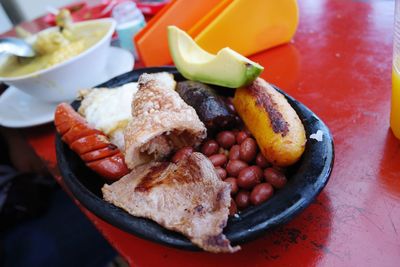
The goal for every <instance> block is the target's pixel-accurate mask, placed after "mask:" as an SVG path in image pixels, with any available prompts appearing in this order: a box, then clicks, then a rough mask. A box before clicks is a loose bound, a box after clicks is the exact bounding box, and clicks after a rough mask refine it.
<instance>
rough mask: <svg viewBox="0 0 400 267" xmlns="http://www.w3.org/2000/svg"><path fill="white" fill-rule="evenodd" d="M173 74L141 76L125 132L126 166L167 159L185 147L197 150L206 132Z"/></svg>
mask: <svg viewBox="0 0 400 267" xmlns="http://www.w3.org/2000/svg"><path fill="white" fill-rule="evenodd" d="M175 86H176V82H175V80H174V77H173V75H172V74H169V73H166V72H161V73H155V74H146V73H145V74H142V75H141V76H140V77H139V88H138V91H137V93H136V94H135V96H134V98H133V102H132V120H131V121H130V122H129V124H128V126H127V127H126V128H125V134H124V137H125V162H126V163H127V164H128V167H129V168H131V169H133V168H134V167H136V166H138V165H141V164H144V163H147V162H150V161H153V160H155V161H158V160H162V159H165V158H166V157H168V156H169V155H170V154H171V153H172V152H174V151H176V150H178V149H179V148H182V147H186V146H197V145H199V144H200V142H201V141H202V140H203V139H204V138H205V137H206V135H207V129H206V128H205V127H204V124H203V123H202V122H201V121H200V119H199V117H198V116H197V114H196V111H195V110H194V109H193V108H192V107H191V106H189V105H188V104H186V103H185V102H184V101H183V100H182V98H181V97H180V96H179V94H178V93H177V92H176V91H175Z"/></svg>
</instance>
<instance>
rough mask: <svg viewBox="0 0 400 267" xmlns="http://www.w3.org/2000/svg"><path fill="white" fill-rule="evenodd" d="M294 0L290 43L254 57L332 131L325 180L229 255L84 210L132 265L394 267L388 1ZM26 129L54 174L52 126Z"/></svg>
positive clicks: (398, 239) (399, 258)
mask: <svg viewBox="0 0 400 267" xmlns="http://www.w3.org/2000/svg"><path fill="white" fill-rule="evenodd" d="M249 2H250V1H249ZM299 2H300V3H299V4H300V25H299V28H298V31H297V34H296V36H295V38H294V40H293V42H292V43H290V44H288V45H283V46H280V47H277V48H274V49H271V50H268V51H265V52H263V53H260V54H258V55H255V56H253V57H252V59H253V60H255V61H257V62H259V63H261V64H262V65H264V66H265V71H264V73H263V77H264V78H266V79H267V80H268V81H270V82H272V83H274V84H276V85H278V86H279V87H281V88H282V89H284V90H285V91H286V92H288V93H289V94H291V95H292V96H294V97H295V98H297V99H298V100H300V101H301V102H303V103H304V104H306V105H307V106H308V107H309V108H311V109H312V110H313V111H314V112H315V113H316V114H317V115H318V116H320V117H321V119H323V120H324V121H325V122H326V124H327V125H328V127H329V128H330V129H331V131H332V134H333V136H334V142H335V152H336V156H335V165H334V170H333V173H332V176H331V178H330V181H329V183H328V185H327V186H326V188H325V189H324V190H323V192H322V193H321V194H320V195H319V196H318V198H317V199H316V201H315V202H314V203H313V204H311V205H310V206H309V207H308V208H307V209H306V210H305V211H304V212H303V213H301V214H300V215H299V216H298V217H297V218H295V219H294V220H293V221H291V222H290V223H288V224H286V225H284V226H282V227H280V228H278V229H276V230H273V231H270V232H269V233H267V234H266V235H265V236H263V237H261V238H260V239H258V240H256V241H254V242H251V243H248V244H246V245H243V247H242V250H241V251H240V252H238V253H236V254H233V255H226V254H222V255H221V254H220V255H214V254H210V253H205V252H187V251H181V250H177V249H173V248H169V247H165V246H160V245H157V244H154V243H151V242H148V241H144V240H141V239H139V238H137V237H135V236H132V235H130V234H127V233H124V232H122V231H120V230H118V229H116V228H115V227H113V226H111V225H109V224H107V223H105V222H103V221H101V220H99V219H98V218H96V217H95V216H93V215H92V214H91V213H90V212H88V211H86V210H85V209H84V208H82V210H83V211H84V212H85V213H86V215H87V216H88V217H89V218H90V219H91V220H92V222H93V223H94V224H95V225H96V227H97V228H98V229H99V230H100V231H101V233H102V234H103V235H104V236H105V237H106V238H107V239H108V240H109V242H110V243H111V244H112V245H113V246H114V247H115V248H116V250H117V251H118V252H119V253H120V254H121V255H122V256H124V257H125V258H126V259H127V261H128V262H129V263H130V264H131V265H132V266H399V264H400V263H399V262H400V177H399V176H400V141H398V140H396V139H395V138H394V136H393V134H392V133H391V131H390V130H389V109H390V94H391V57H392V24H393V13H394V1H366V0H363V1H362V0H357V1H356V0H353V1H350V0H331V1H328V0H325V1H324V0H300V1H299ZM239 37H240V36H238V38H239ZM26 133H27V134H28V135H29V137H30V143H31V144H32V146H33V147H34V148H35V150H36V151H37V153H38V154H39V155H40V156H41V157H42V158H43V159H44V160H45V161H46V162H48V166H49V167H50V169H51V170H52V171H53V172H54V174H57V168H56V165H55V152H54V129H53V128H52V127H51V126H44V127H39V128H33V129H29V130H26ZM57 177H58V178H59V179H60V177H59V176H57Z"/></svg>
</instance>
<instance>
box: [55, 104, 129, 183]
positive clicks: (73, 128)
mask: <svg viewBox="0 0 400 267" xmlns="http://www.w3.org/2000/svg"><path fill="white" fill-rule="evenodd" d="M54 124H55V126H56V129H57V131H58V132H59V133H60V135H61V138H62V140H63V141H64V142H65V143H66V144H68V146H69V147H70V148H71V150H73V151H74V152H76V153H77V154H78V155H79V156H80V157H81V159H82V160H83V161H84V162H85V163H86V165H87V166H88V167H89V168H91V169H92V170H94V171H96V172H97V173H99V174H100V175H101V176H102V177H104V178H105V179H107V180H108V181H115V180H117V179H119V178H120V177H122V176H124V175H125V174H127V173H128V172H129V170H128V168H127V166H126V164H125V161H124V156H123V154H122V153H121V151H120V150H119V149H118V147H116V146H115V145H114V144H112V143H111V142H110V141H109V139H108V137H107V136H106V135H105V134H104V133H103V132H101V131H99V130H97V129H94V128H92V127H91V126H89V124H88V123H87V122H86V120H85V119H84V118H83V117H82V116H81V115H79V113H77V112H76V111H75V110H74V109H73V108H72V107H71V106H70V105H68V104H66V103H61V104H59V105H58V106H57V108H56V112H55V116H54Z"/></svg>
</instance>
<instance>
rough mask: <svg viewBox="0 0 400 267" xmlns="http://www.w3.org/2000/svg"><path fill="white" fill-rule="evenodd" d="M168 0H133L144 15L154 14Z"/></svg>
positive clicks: (168, 0)
mask: <svg viewBox="0 0 400 267" xmlns="http://www.w3.org/2000/svg"><path fill="white" fill-rule="evenodd" d="M168 2H170V0H161V1H154V0H153V1H148V0H147V1H146V0H135V3H136V5H137V7H138V8H139V9H140V11H142V13H143V14H144V15H145V16H154V15H155V14H157V12H158V11H160V10H161V9H162V8H163V7H164V6H165V5H166V4H167V3H168Z"/></svg>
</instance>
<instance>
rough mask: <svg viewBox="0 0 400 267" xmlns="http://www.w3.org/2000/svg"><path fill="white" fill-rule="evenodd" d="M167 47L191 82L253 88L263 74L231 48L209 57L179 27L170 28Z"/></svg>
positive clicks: (254, 64) (180, 70)
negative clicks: (250, 85) (255, 80)
mask: <svg viewBox="0 0 400 267" xmlns="http://www.w3.org/2000/svg"><path fill="white" fill-rule="evenodd" d="M168 43H169V49H170V53H171V56H172V59H173V60H174V63H175V65H176V68H177V69H178V70H179V72H180V73H181V74H182V75H183V76H184V77H185V78H186V79H189V80H193V81H199V82H204V83H209V84H215V85H220V86H225V87H229V88H238V87H241V86H244V85H248V84H250V83H251V82H252V81H254V79H256V78H257V77H258V76H259V75H260V74H261V72H262V71H263V70H264V67H262V66H261V65H259V64H258V63H255V62H253V61H251V60H249V59H248V58H246V57H244V56H242V55H241V54H239V53H237V52H235V51H233V50H232V49H230V48H228V47H226V48H223V49H221V50H220V51H219V52H218V53H217V55H213V54H210V53H208V52H206V51H204V50H203V49H202V48H201V47H199V46H198V45H197V44H196V43H195V42H194V40H193V39H192V38H191V37H190V36H189V35H188V34H187V33H186V32H184V31H182V30H180V29H179V28H177V27H176V26H169V27H168Z"/></svg>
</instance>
